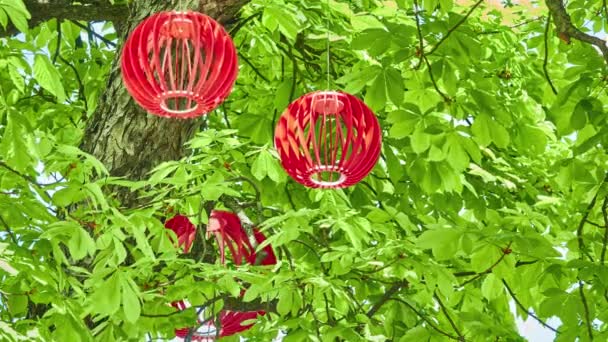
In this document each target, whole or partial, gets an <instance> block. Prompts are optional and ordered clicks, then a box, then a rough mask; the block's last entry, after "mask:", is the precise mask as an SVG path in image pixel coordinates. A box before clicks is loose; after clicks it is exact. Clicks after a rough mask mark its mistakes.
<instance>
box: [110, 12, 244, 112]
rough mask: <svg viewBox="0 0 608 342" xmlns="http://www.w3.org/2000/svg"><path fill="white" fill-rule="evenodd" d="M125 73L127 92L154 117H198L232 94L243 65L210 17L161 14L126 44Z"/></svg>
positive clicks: (197, 14)
mask: <svg viewBox="0 0 608 342" xmlns="http://www.w3.org/2000/svg"><path fill="white" fill-rule="evenodd" d="M121 70H122V75H123V80H124V84H125V87H126V88H127V91H128V92H129V93H130V94H131V96H132V97H133V99H134V100H135V101H136V102H137V103H138V104H139V105H140V106H142V107H143V108H144V109H146V110H147V111H148V112H149V113H151V114H155V115H158V116H164V117H173V118H193V117H197V116H200V115H204V114H207V113H208V112H210V111H212V110H213V109H215V108H216V107H217V106H218V105H219V104H220V103H221V102H223V101H224V99H225V98H226V97H227V96H228V95H229V94H230V91H231V90H232V86H233V85H234V82H235V80H236V76H237V72H238V61H237V55H236V48H235V47H234V43H233V42H232V39H231V38H230V36H229V35H228V33H226V31H225V30H224V28H223V27H222V26H221V25H220V24H218V23H217V22H216V21H214V20H213V19H211V18H210V17H208V16H206V15H204V14H202V13H198V12H192V11H182V12H176V11H174V12H159V13H156V14H154V15H152V16H150V17H149V18H147V19H146V20H144V21H142V22H141V23H140V24H139V25H138V26H137V27H136V28H135V30H133V32H132V33H131V35H130V36H129V38H128V39H127V41H126V43H125V46H124V48H123V51H122V61H121Z"/></svg>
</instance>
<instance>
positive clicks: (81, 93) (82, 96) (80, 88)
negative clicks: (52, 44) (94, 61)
mask: <svg viewBox="0 0 608 342" xmlns="http://www.w3.org/2000/svg"><path fill="white" fill-rule="evenodd" d="M59 59H60V60H61V61H62V62H63V63H65V65H67V66H68V67H70V69H72V71H74V75H75V76H76V81H77V82H78V94H79V97H80V99H81V100H82V102H83V103H84V111H85V113H87V112H88V111H89V104H88V103H87V96H86V94H85V92H84V83H82V79H81V78H80V74H79V73H78V70H76V67H75V66H74V65H73V64H72V63H70V61H68V60H66V59H65V58H63V56H61V55H59Z"/></svg>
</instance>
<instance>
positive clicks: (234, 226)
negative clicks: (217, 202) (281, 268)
mask: <svg viewBox="0 0 608 342" xmlns="http://www.w3.org/2000/svg"><path fill="white" fill-rule="evenodd" d="M165 227H166V228H167V229H171V230H173V231H174V232H175V233H176V235H177V237H178V244H179V245H180V246H182V247H183V248H184V252H185V253H187V252H188V251H189V250H190V248H191V247H192V242H193V241H194V237H195V235H196V227H195V226H194V225H193V224H192V223H191V222H190V220H188V218H187V217H185V216H182V215H176V216H175V217H173V218H172V219H170V220H168V221H167V222H166V223H165ZM207 234H214V235H215V238H216V241H217V242H218V246H219V249H220V262H221V263H222V264H225V263H226V256H225V246H226V245H228V248H229V250H230V253H231V255H232V261H233V262H234V264H235V265H241V264H242V262H243V260H244V261H245V262H247V263H249V264H254V263H255V262H256V259H257V258H258V255H257V254H256V253H255V248H254V247H253V245H252V244H251V242H250V241H249V238H248V236H247V233H246V232H245V230H244V229H243V227H242V225H241V221H240V220H239V218H238V216H237V215H235V214H233V213H231V212H227V211H220V210H214V211H212V212H211V215H210V217H209V223H208V225H207ZM253 234H254V238H255V240H256V241H257V243H258V244H259V243H262V242H264V241H265V240H266V237H265V236H264V234H263V233H262V232H260V231H259V230H257V229H254V231H253ZM263 250H264V252H265V255H264V256H263V257H262V259H261V260H259V264H260V265H274V264H276V263H277V258H276V255H275V254H274V251H273V250H272V247H271V246H270V245H268V246H266V247H264V249H263ZM171 305H172V306H173V307H175V308H177V309H179V310H185V309H186V308H188V305H187V304H186V303H185V302H184V301H178V302H174V303H172V304H171ZM265 314H266V312H265V311H263V310H260V311H246V312H237V311H229V310H222V311H221V312H220V314H219V319H220V324H221V328H220V332H219V337H225V336H230V335H234V334H236V333H239V332H242V331H245V330H247V329H249V328H251V327H252V326H253V324H248V325H242V324H241V323H243V322H245V321H248V320H252V319H255V318H256V317H257V316H258V315H265ZM203 327H204V330H206V331H205V332H203V333H201V334H198V333H196V332H195V333H194V334H193V336H192V341H212V340H214V338H215V334H214V333H213V334H211V333H207V331H209V332H211V331H213V330H215V326H214V324H213V322H209V323H207V324H204V325H203ZM189 330H190V328H182V329H176V330H175V335H176V336H177V337H181V338H184V337H186V336H187V335H188V333H189Z"/></svg>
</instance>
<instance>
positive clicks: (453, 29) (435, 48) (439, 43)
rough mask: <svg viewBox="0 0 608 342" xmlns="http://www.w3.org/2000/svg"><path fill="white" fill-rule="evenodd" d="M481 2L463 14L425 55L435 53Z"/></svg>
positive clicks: (481, 0) (480, 0)
mask: <svg viewBox="0 0 608 342" xmlns="http://www.w3.org/2000/svg"><path fill="white" fill-rule="evenodd" d="M482 2H483V0H479V1H477V2H476V3H475V4H474V5H473V6H471V8H470V9H469V11H468V12H467V14H465V16H464V17H462V18H461V19H460V20H459V21H458V22H457V23H456V24H455V25H454V26H452V28H450V29H449V30H448V32H447V33H446V34H445V35H444V36H443V37H441V39H440V40H439V41H438V42H437V44H435V46H433V48H432V49H431V51H429V52H427V53H426V55H427V56H428V55H430V54H432V53H433V52H435V50H437V48H438V47H439V46H440V45H441V44H442V43H443V42H445V40H446V39H448V37H449V36H450V35H451V34H452V32H454V31H456V29H457V28H458V27H459V26H460V25H462V24H464V22H465V21H466V20H467V19H468V18H469V16H470V15H471V13H473V11H474V10H475V9H476V8H477V7H478V6H479V5H481V3H482Z"/></svg>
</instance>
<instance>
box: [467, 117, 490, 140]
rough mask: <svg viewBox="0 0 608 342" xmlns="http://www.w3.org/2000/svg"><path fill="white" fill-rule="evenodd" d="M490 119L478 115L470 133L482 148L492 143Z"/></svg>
mask: <svg viewBox="0 0 608 342" xmlns="http://www.w3.org/2000/svg"><path fill="white" fill-rule="evenodd" d="M491 126H492V119H491V118H490V117H489V116H487V115H485V114H479V115H477V116H476V117H475V121H473V125H472V126H471V131H473V134H474V135H475V137H476V138H477V141H478V142H479V144H480V145H482V146H488V145H490V143H491V142H492V128H491Z"/></svg>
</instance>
